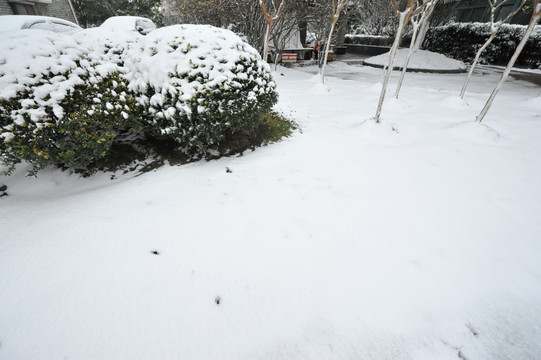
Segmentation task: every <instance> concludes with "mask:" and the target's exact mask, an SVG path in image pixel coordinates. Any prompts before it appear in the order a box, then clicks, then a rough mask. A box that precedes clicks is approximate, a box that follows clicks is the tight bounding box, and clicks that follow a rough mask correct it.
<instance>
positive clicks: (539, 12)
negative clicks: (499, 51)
mask: <svg viewBox="0 0 541 360" xmlns="http://www.w3.org/2000/svg"><path fill="white" fill-rule="evenodd" d="M536 5H537V6H536V8H535V9H534V15H533V16H532V18H531V20H530V23H529V24H528V27H527V28H526V32H525V33H524V37H523V38H522V40H520V43H519V44H518V46H517V49H516V50H515V52H514V54H513V56H512V57H511V60H509V63H508V64H507V67H506V68H505V71H504V72H503V74H502V77H501V78H500V81H499V82H498V84H497V85H496V87H495V88H494V90H492V93H491V94H490V97H489V98H488V100H487V102H486V104H485V107H483V110H481V112H480V113H479V115H478V116H477V118H476V121H477V122H481V121H483V119H484V117H485V115H486V114H487V113H488V110H490V107H491V106H492V102H493V101H494V98H495V97H496V95H497V94H498V92H499V91H500V89H501V88H502V86H503V83H504V82H505V80H506V79H507V76H509V73H510V72H511V68H512V67H513V65H515V62H516V61H517V59H518V57H519V55H520V53H521V52H522V49H524V46H525V45H526V42H527V41H528V39H529V38H530V35H531V34H532V31H533V30H534V28H535V24H537V23H538V22H539V19H541V3H539V1H537V2H536Z"/></svg>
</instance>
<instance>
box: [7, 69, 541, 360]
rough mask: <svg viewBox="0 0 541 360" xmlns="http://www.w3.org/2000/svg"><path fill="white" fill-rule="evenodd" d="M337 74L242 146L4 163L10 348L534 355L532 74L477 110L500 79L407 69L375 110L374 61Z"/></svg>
mask: <svg viewBox="0 0 541 360" xmlns="http://www.w3.org/2000/svg"><path fill="white" fill-rule="evenodd" d="M328 71H329V73H328V75H329V76H328V77H327V78H326V80H327V81H326V85H321V84H319V83H318V80H317V76H315V75H314V73H315V69H314V68H306V69H302V71H299V70H292V69H284V68H279V71H278V72H277V73H276V74H275V76H276V80H277V83H278V89H279V92H280V102H279V104H278V108H279V110H281V111H282V112H283V113H285V114H286V115H289V116H291V117H292V118H294V119H295V120H296V121H298V123H299V125H300V127H301V129H302V131H298V132H296V133H295V134H294V135H293V136H292V137H290V138H287V139H285V140H284V141H282V142H280V143H277V144H273V145H270V146H266V147H263V148H259V149H257V150H256V151H254V152H246V153H245V154H244V155H243V156H240V157H230V158H222V159H219V160H216V161H210V162H199V163H192V164H188V165H183V166H176V167H163V168H160V169H158V170H156V171H154V172H152V173H147V174H144V175H142V176H138V177H134V176H133V175H124V176H119V177H118V178H117V179H115V180H110V174H99V175H96V176H93V177H91V178H79V177H78V176H77V175H70V174H68V173H63V172H60V171H58V170H55V169H47V170H45V171H43V172H41V173H39V174H38V178H37V179H35V178H25V177H24V170H25V169H22V168H21V169H19V170H18V171H17V172H16V173H15V174H14V175H12V176H11V177H4V176H0V185H1V184H5V185H7V186H8V189H7V193H8V194H9V195H8V196H6V197H2V198H0V224H1V225H0V226H1V229H2V237H1V240H0V289H2V291H1V292H0V344H1V345H0V358H1V359H59V358H66V359H97V358H102V359H149V358H152V359H176V358H183V359H197V360H201V359H209V360H210V359H231V360H238V359H350V358H351V359H443V360H445V359H460V358H462V359H468V360H474V359H528V358H531V359H534V358H539V357H541V343H540V342H539V339H540V338H541V327H540V325H539V324H541V285H540V284H541V281H540V280H541V263H540V262H539V254H540V253H541V242H540V240H539V239H541V236H540V235H541V222H539V215H538V214H539V213H541V190H540V188H539V184H540V183H541V168H540V166H539V158H540V155H541V154H540V152H541V144H540V143H539V138H541V98H540V97H538V94H539V88H538V87H537V88H535V87H533V86H531V84H528V83H525V82H521V81H512V82H510V83H509V84H506V86H505V87H504V89H503V91H502V92H501V94H500V95H499V97H498V98H497V99H496V101H495V104H494V107H493V109H492V110H491V112H490V113H489V115H488V116H487V117H486V119H485V124H484V125H478V124H476V123H474V122H473V120H474V119H475V116H476V115H477V113H478V112H479V110H480V108H481V107H482V105H483V104H484V101H485V100H486V97H488V94H489V92H490V90H491V86H493V84H495V83H496V81H497V76H495V75H485V76H477V77H474V79H473V80H472V81H473V83H472V84H471V93H468V94H467V96H466V99H465V100H464V101H463V100H460V99H459V98H458V91H459V89H460V85H461V82H462V81H463V76H464V74H455V75H428V74H407V76H406V80H405V84H404V88H403V92H402V95H401V98H400V99H398V100H395V99H390V98H389V101H388V102H387V103H386V105H385V107H384V109H383V119H384V120H383V123H382V124H380V125H375V124H374V123H373V122H372V121H370V118H371V117H372V116H373V115H374V113H375V109H376V104H377V98H378V97H379V90H380V85H379V80H380V79H381V70H377V69H373V68H366V67H352V66H347V65H345V64H339V63H332V64H330V66H329V69H328ZM346 73H350V75H351V76H349V78H348V79H341V78H340V77H345V76H341V74H346ZM281 74H283V75H281ZM335 75H337V76H335ZM395 76H397V75H396V74H395ZM394 80H395V81H396V79H394ZM391 90H393V89H391ZM393 129H394V130H393ZM226 168H229V169H230V170H231V171H232V172H231V173H228V172H226ZM153 252H157V253H158V254H154V253H153ZM218 303H219V304H218Z"/></svg>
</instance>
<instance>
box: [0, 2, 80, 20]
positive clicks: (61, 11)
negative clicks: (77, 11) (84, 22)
mask: <svg viewBox="0 0 541 360" xmlns="http://www.w3.org/2000/svg"><path fill="white" fill-rule="evenodd" d="M13 2H17V1H13ZM30 2H31V1H30ZM21 3H25V4H28V3H29V1H21ZM33 6H34V10H35V11H36V15H44V16H53V17H57V18H61V19H65V20H69V21H72V22H76V20H75V16H74V15H73V12H72V11H71V7H70V4H69V0H52V2H51V3H50V4H39V3H34V5H33ZM0 15H13V9H12V7H11V5H10V2H9V1H8V0H0Z"/></svg>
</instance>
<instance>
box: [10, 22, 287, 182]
mask: <svg viewBox="0 0 541 360" xmlns="http://www.w3.org/2000/svg"><path fill="white" fill-rule="evenodd" d="M154 33H155V34H154ZM0 40H1V41H0V161H1V162H2V163H3V164H4V165H7V166H8V169H7V172H8V173H9V172H10V171H12V170H13V169H14V166H15V165H16V164H18V163H20V162H22V161H26V162H28V163H30V164H31V165H32V170H31V171H30V173H31V174H35V173H36V172H37V171H38V170H39V169H41V168H43V167H45V166H47V165H50V164H53V165H57V166H62V167H67V168H71V169H74V170H85V169H88V168H89V166H90V165H92V164H93V163H95V162H96V161H98V160H100V159H102V158H104V157H105V156H106V155H107V154H108V152H109V150H110V149H111V147H112V145H113V142H114V141H115V138H116V137H117V136H118V135H119V134H121V133H126V132H128V131H132V132H136V133H139V134H140V135H143V134H153V135H155V136H158V137H162V138H166V139H172V140H174V141H176V142H177V143H178V146H179V147H181V148H183V150H184V152H185V153H187V154H190V155H196V154H197V155H202V154H203V153H205V152H206V151H207V150H208V149H211V148H217V147H218V145H219V144H220V142H221V141H223V140H224V139H225V138H226V137H227V135H228V134H233V133H239V132H241V133H242V132H244V133H250V132H251V131H252V130H254V129H256V128H258V127H259V126H260V125H261V122H262V120H261V119H263V117H262V116H261V115H262V113H264V112H268V111H269V110H270V109H271V108H272V106H273V105H274V104H275V103H276V101H277V93H276V91H275V86H276V85H275V83H274V81H273V80H272V75H271V73H270V68H269V66H268V65H267V64H266V63H264V62H263V61H262V60H261V58H260V56H259V54H258V53H257V51H256V50H255V49H253V48H252V47H250V46H249V45H248V44H246V43H245V42H243V41H242V40H241V39H240V38H239V37H238V36H236V35H234V34H233V33H232V32H230V31H227V30H223V29H217V28H213V27H210V26H174V27H169V28H162V29H160V30H157V31H155V32H153V33H151V34H150V35H148V36H147V37H143V36H141V35H134V33H131V32H128V33H124V32H111V31H104V30H101V29H89V30H85V31H82V32H80V33H78V34H76V35H74V36H69V35H64V34H56V33H51V32H47V31H15V32H9V33H3V34H2V39H0Z"/></svg>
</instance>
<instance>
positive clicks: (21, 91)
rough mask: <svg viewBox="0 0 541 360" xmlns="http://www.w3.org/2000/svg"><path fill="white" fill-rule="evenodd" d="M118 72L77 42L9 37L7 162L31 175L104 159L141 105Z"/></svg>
mask: <svg viewBox="0 0 541 360" xmlns="http://www.w3.org/2000/svg"><path fill="white" fill-rule="evenodd" d="M120 75H121V71H120V69H119V67H118V66H117V65H116V64H115V63H114V62H111V61H108V59H107V58H106V56H105V54H103V53H101V52H97V51H94V50H92V49H91V46H88V45H87V44H85V43H84V42H81V41H80V40H79V41H78V40H77V37H72V36H70V35H65V34H59V33H53V32H49V31H42V30H31V31H28V30H20V31H14V32H8V33H3V34H2V39H1V41H0V158H1V160H2V162H4V163H5V164H6V165H8V169H13V167H14V165H15V164H17V163H19V162H21V161H27V162H29V163H31V164H32V165H33V170H32V173H35V171H37V170H39V169H40V168H42V167H44V166H46V165H48V164H51V163H52V164H57V165H62V166H67V167H70V168H74V169H84V168H86V167H87V166H88V165H89V164H90V163H92V162H94V161H96V160H97V159H99V158H100V157H103V156H105V154H106V152H107V151H108V149H109V148H110V147H111V145H112V142H113V139H114V138H115V135H116V133H117V131H118V129H120V128H122V127H124V125H125V122H126V120H127V119H128V118H129V117H130V113H131V112H132V111H133V109H134V108H136V107H135V106H134V104H135V101H134V99H133V97H132V96H131V95H130V94H129V92H128V90H127V88H126V86H125V84H124V81H123V80H122V78H121V76H120Z"/></svg>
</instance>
